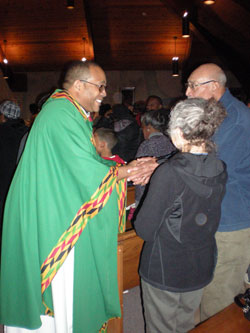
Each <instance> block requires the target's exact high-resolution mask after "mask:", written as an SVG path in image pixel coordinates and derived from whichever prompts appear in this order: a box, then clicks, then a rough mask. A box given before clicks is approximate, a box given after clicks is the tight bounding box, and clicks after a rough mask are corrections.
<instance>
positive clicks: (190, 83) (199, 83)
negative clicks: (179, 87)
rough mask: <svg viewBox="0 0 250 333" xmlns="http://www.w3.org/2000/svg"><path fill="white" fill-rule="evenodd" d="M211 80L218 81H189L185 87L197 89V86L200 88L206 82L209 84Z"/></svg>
mask: <svg viewBox="0 0 250 333" xmlns="http://www.w3.org/2000/svg"><path fill="white" fill-rule="evenodd" d="M210 82H217V81H216V80H209V81H206V82H196V83H194V82H187V83H185V87H186V89H187V88H190V89H192V90H195V89H196V88H198V87H199V86H203V85H204V84H208V83H210Z"/></svg>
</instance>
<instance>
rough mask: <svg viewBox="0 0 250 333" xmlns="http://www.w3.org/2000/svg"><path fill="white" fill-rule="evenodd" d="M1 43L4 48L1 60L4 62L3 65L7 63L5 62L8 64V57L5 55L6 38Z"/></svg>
mask: <svg viewBox="0 0 250 333" xmlns="http://www.w3.org/2000/svg"><path fill="white" fill-rule="evenodd" d="M3 45H4V50H3V52H4V57H3V62H4V63H5V65H7V64H8V59H7V56H6V47H7V40H6V39H5V40H4V41H3Z"/></svg>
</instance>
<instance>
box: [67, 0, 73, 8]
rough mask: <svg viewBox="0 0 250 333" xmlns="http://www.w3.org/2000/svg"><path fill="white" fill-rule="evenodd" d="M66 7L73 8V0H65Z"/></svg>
mask: <svg viewBox="0 0 250 333" xmlns="http://www.w3.org/2000/svg"><path fill="white" fill-rule="evenodd" d="M67 8H68V9H74V8H75V4H74V0H67Z"/></svg>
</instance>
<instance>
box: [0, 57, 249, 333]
mask: <svg viewBox="0 0 250 333" xmlns="http://www.w3.org/2000/svg"><path fill="white" fill-rule="evenodd" d="M88 83H90V84H89V85H88ZM106 84H107V82H106V76H105V73H104V71H103V70H102V68H101V67H100V66H99V65H97V64H95V63H93V62H86V63H82V62H74V63H72V64H71V67H69V68H68V71H67V72H66V74H65V79H64V83H63V86H62V89H57V90H56V91H55V92H53V93H52V94H50V95H46V96H43V97H42V98H41V99H40V100H39V101H37V102H36V103H34V104H32V105H30V112H31V117H30V121H29V122H24V121H23V120H22V119H21V116H20V115H21V112H20V107H19V106H18V104H17V103H16V102H13V101H10V100H8V101H2V102H1V103H0V122H1V123H0V156H1V161H2V162H1V164H0V182H1V184H5V185H4V187H3V186H1V197H0V214H1V216H0V217H1V219H0V221H1V229H2V226H3V232H2V233H3V236H2V251H1V252H2V258H1V265H2V266H1V279H0V302H1V304H0V305H1V308H0V323H2V324H4V325H5V326H6V332H7V333H19V332H20V333H22V332H24V331H22V328H26V329H28V330H34V329H36V330H35V332H37V333H38V332H39V333H40V332H41V333H43V332H46V330H47V332H56V327H57V329H58V327H64V328H65V327H66V326H67V327H68V328H69V331H70V329H72V326H73V325H74V327H76V331H74V332H81V327H82V326H81V325H87V327H88V328H89V331H88V332H96V331H98V330H99V329H101V328H103V330H105V329H106V325H107V322H108V320H109V319H110V318H112V317H119V316H120V315H121V312H120V308H119V297H118V286H117V281H116V280H117V279H116V269H117V267H116V244H117V238H116V236H117V233H118V232H123V231H124V230H125V225H126V223H125V222H126V218H127V216H126V209H125V208H126V207H125V206H126V203H125V202H124V201H122V199H121V198H123V199H124V198H125V192H126V188H127V187H129V186H133V187H135V206H134V208H135V209H134V210H133V217H132V218H131V219H132V226H133V228H134V229H135V230H136V232H137V234H138V235H139V236H140V237H141V238H142V239H143V240H144V242H145V243H144V248H143V251H142V256H141V261H140V265H139V268H138V269H139V275H140V277H141V284H142V298H143V304H144V315H145V325H146V331H147V332H162V333H166V332H169V333H170V332H187V331H188V330H190V329H192V328H193V327H194V320H193V318H194V312H195V311H196V310H197V309H198V308H200V314H201V320H202V321H204V320H206V319H207V318H209V317H211V316H213V315H214V314H216V313H218V312H219V311H221V310H223V309H224V308H225V307H227V306H228V305H230V304H231V303H232V302H233V300H234V297H235V296H236V295H238V294H239V293H242V292H244V291H245V289H246V286H245V280H246V272H247V270H248V267H249V265H250V205H249V202H250V140H249V136H250V134H249V133H250V109H249V108H248V107H247V105H246V104H245V103H244V102H243V101H240V100H239V99H237V98H236V97H234V96H233V95H232V93H231V92H230V89H229V88H228V87H227V77H226V74H225V72H224V71H223V69H222V68H220V67H219V66H218V65H216V64H210V63H209V64H203V65H201V66H199V67H198V68H196V69H195V70H194V71H193V72H191V73H190V75H189V78H188V80H187V83H186V91H185V95H186V96H182V97H181V98H180V99H179V100H178V102H177V103H176V104H175V105H174V106H173V107H170V106H169V105H165V103H164V100H163V98H161V97H160V96H156V95H153V94H152V95H149V96H145V100H144V101H135V102H134V103H133V105H127V104H126V103H123V102H122V101H121V103H119V104H117V103H115V104H113V105H110V104H107V103H104V98H105V96H106ZM83 165H84V167H83V168H82V166H83ZM84 170H85V171H86V174H85V175H83V172H82V171H84ZM7 171H8V177H7ZM87 171H88V172H87ZM27 179H29V182H28V184H27ZM63 179H67V182H64V181H63ZM8 191H9V192H8ZM103 193H104V194H103ZM23 194H25V198H23ZM97 198H98V200H99V201H101V206H100V207H98V209H97V208H96V207H94V206H93V202H94V201H95V200H96V199H97ZM100 198H101V199H100ZM117 202H118V205H117ZM22 205H23V206H22ZM4 206H5V209H4ZM89 207H90V208H89ZM96 209H97V210H96ZM95 210H96V211H95ZM79 212H80V213H79ZM75 213H77V214H78V213H79V215H77V216H75ZM84 214H85V215H86V216H88V217H85V215H84ZM91 214H92V215H93V216H92V215H91ZM89 215H91V216H90V217H89ZM110 216H112V218H111V220H112V221H113V222H112V223H110V225H107V223H106V224H105V222H106V221H107V220H108V219H109V220H110ZM51 219H52V220H53V223H55V225H56V227H55V228H53V227H52V226H51V225H50V222H49V221H51ZM84 219H86V220H84ZM90 219H91V222H90V223H88V221H89V220H90ZM81 220H83V221H85V222H84V223H85V224H84V223H83V224H84V225H81V226H80V227H79V228H80V230H81V231H80V232H78V234H79V235H78V236H76V234H73V226H75V225H78V223H79V221H81ZM124 221H125V222H124ZM31 222H32V223H31ZM29 223H30V224H29ZM70 223H71V224H70ZM45 224H46V228H48V229H47V230H45V227H44V225H45ZM69 224H70V227H69V226H68V225H69ZM31 225H32V226H31ZM96 225H98V226H96ZM71 228H72V234H70V235H65V233H66V231H67V232H68V230H71ZM48 230H50V237H49V240H48V239H47V238H46V237H47V234H48ZM81 233H82V235H81V238H80V240H79V241H77V243H71V244H70V246H69V247H70V248H69V250H67V253H66V251H65V252H60V255H59V257H60V260H61V257H65V258H64V259H63V261H62V262H61V261H60V265H59V266H58V267H59V268H60V270H59V271H58V269H59V268H55V269H54V271H53V272H52V273H47V270H48V268H47V260H49V257H48V255H49V253H50V251H51V252H53V253H54V252H56V251H57V248H56V247H54V246H58V248H59V246H60V247H61V245H60V244H59V243H57V240H58V239H60V240H61V238H60V237H68V238H70V239H71V238H74V237H80V234H81ZM104 234H105V235H106V236H105V237H107V239H106V240H105V241H103V235H104ZM10 235H12V236H14V238H13V239H11V237H10ZM27 235H28V236H29V237H28V238H31V235H35V236H34V238H33V239H32V240H29V242H30V243H29V245H27V243H26V239H27V238H26V236H27ZM77 239H78V238H77ZM55 243H56V245H55ZM104 243H105V245H104ZM10 244H12V246H10ZM29 246H31V247H32V248H33V249H34V253H32V254H31V253H30V249H29ZM10 248H11V250H10ZM20 251H21V252H22V255H23V259H21V260H20V262H19V263H16V268H15V265H13V266H11V267H9V260H14V258H15V256H16V255H17V253H20ZM60 251H61V250H60ZM83 252H84V253H85V254H82V253H83ZM65 253H66V254H65ZM90 253H91V255H90V256H89V257H88V255H89V254H90ZM51 255H52V254H51ZM53 255H54V254H53ZM83 259H84V260H85V262H86V263H87V264H86V267H87V266H88V267H87V268H86V267H81V260H83ZM56 260H58V258H56V257H53V260H52V261H53V262H54V261H56ZM30 265H31V266H32V268H31V267H30ZM43 265H44V266H43ZM51 265H52V264H51ZM106 265H107V266H106ZM40 267H41V272H40ZM43 269H44V271H46V273H47V274H53V278H54V277H55V278H54V280H53V278H52V279H51V281H50V282H46V283H48V288H47V287H46V289H44V291H43V292H42V295H41V294H40V290H39V287H40V273H41V277H43V272H44V271H43ZM31 270H33V272H32V274H33V277H34V281H33V282H28V281H29V280H30V279H29V278H27V276H30V275H29V274H31V273H29V272H30V271H31ZM16 271H22V272H24V273H21V274H23V276H20V277H17V276H16V277H13V275H14V274H15V272H16ZM104 271H109V273H110V276H109V277H105V276H104V275H103V272H104ZM59 273H60V275H59ZM64 279H65V280H64ZM77 279H81V281H85V283H86V285H87V284H88V285H89V290H88V291H86V290H83V288H82V286H81V283H80V282H79V281H80V280H78V281H77ZM247 279H248V278H247ZM52 280H53V281H52ZM10 281H12V282H11V286H12V287H13V285H14V286H15V287H14V289H15V292H16V295H19V297H20V298H22V299H23V298H24V300H25V304H26V306H27V309H28V310H25V311H24V312H22V311H21V312H22V313H20V314H17V313H16V312H17V310H16V309H17V308H16V307H15V306H13V304H14V303H15V301H16V300H15V299H13V296H12V295H13V291H10V288H9V287H8V285H9V284H10ZM62 281H64V282H62ZM73 281H75V282H74V283H75V285H74V283H73ZM44 283H45V282H44ZM22 285H25V288H24V289H23V286H22ZM58 285H60V287H58ZM66 285H67V287H66ZM73 285H74V287H73ZM42 288H43V285H42ZM60 288H61V289H60ZM91 288H92V289H91ZM95 288H96V289H95ZM21 289H22V290H21ZM20 290H21V291H20ZM45 290H46V292H45ZM62 290H63V294H64V293H65V295H66V294H67V295H70V297H69V298H67V297H68V296H67V295H66V296H65V295H63V298H61V296H60V297H59V294H60V293H61V292H62ZM93 290H95V293H94V296H93ZM79 293H81V295H84V297H86V299H87V301H86V302H87V304H88V305H87V307H88V309H87V311H86V314H84V315H83V316H82V313H83V312H84V310H86V304H85V300H84V297H81V299H80V297H78V296H79V295H78V294H79ZM96 295H98V301H97V296H96ZM62 299H63V301H62ZM68 299H69V303H68ZM60 302H61V303H63V304H64V305H65V309H64V310H65V312H63V311H64V310H63V311H62V310H61V309H60V304H59V303H60ZM89 304H91V306H89ZM11 308H12V310H11V311H9V309H11ZM79 308H80V309H81V311H82V312H80V311H79V310H78V309H79ZM7 309H8V311H7ZM57 311H58V312H57ZM50 312H51V313H53V312H54V319H55V322H53V323H52V322H51V321H50V322H49V321H47V318H46V317H48V316H47V314H48V313H50ZM97 312H98V314H97ZM64 314H65V316H66V317H65V318H66V319H65V318H64V319H65V320H62V318H63V316H64ZM81 316H82V317H81ZM56 317H57V318H56ZM163 318H164V319H163ZM59 322H60V323H59ZM13 327H16V328H20V331H19V330H15V328H13ZM39 327H41V329H44V330H39ZM64 328H63V329H64ZM48 329H49V330H48ZM54 329H55V330H54ZM25 332H26V331H25ZM63 332H64V331H63ZM65 332H68V331H67V330H66V331H65Z"/></svg>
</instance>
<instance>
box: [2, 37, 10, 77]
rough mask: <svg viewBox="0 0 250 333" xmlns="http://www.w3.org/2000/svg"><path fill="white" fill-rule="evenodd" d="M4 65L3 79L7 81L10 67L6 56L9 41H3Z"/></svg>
mask: <svg viewBox="0 0 250 333" xmlns="http://www.w3.org/2000/svg"><path fill="white" fill-rule="evenodd" d="M3 45H4V48H3V64H2V66H1V69H2V72H3V78H4V79H5V80H7V79H8V78H9V67H8V59H7V56H6V46H7V40H4V41H3Z"/></svg>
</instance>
